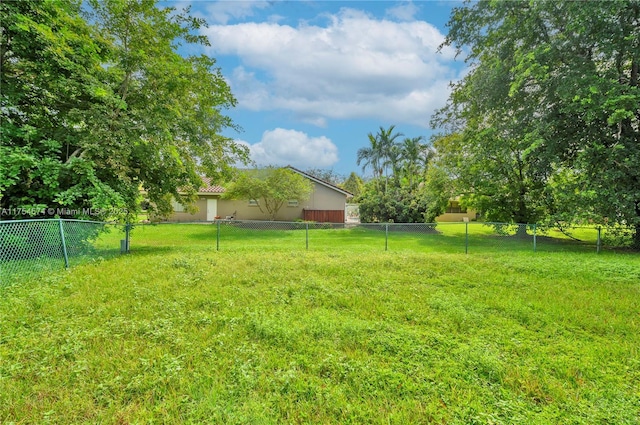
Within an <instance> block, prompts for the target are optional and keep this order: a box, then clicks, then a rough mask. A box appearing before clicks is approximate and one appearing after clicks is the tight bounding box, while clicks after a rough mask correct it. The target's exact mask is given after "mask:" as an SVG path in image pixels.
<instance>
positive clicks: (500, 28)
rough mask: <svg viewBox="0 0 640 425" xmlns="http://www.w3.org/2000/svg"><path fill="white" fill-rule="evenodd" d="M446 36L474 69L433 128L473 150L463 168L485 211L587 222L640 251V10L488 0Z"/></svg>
mask: <svg viewBox="0 0 640 425" xmlns="http://www.w3.org/2000/svg"><path fill="white" fill-rule="evenodd" d="M449 29H450V31H449V34H448V36H447V41H446V43H445V44H447V45H452V46H454V47H456V48H457V49H458V51H459V52H463V51H464V52H468V56H467V61H468V62H470V63H471V64H472V68H471V72H470V73H469V74H468V75H467V76H466V77H465V78H463V79H462V80H461V81H460V82H459V83H458V84H456V86H455V87H454V91H453V93H452V95H451V98H450V100H449V104H448V106H447V107H445V108H444V109H443V110H442V111H440V113H439V114H438V116H437V117H436V119H435V120H434V121H435V123H436V124H440V125H443V127H445V128H446V129H447V132H448V133H449V134H452V133H457V134H458V135H459V136H460V137H461V139H460V141H461V145H460V146H461V147H463V148H467V150H466V151H465V154H466V155H467V156H468V157H465V158H464V160H458V161H456V162H457V164H458V165H457V166H456V168H455V170H456V171H457V172H459V174H460V175H461V178H462V181H463V187H466V188H467V189H468V190H469V191H470V192H473V193H474V196H476V198H477V203H478V205H484V206H485V207H486V208H488V210H489V209H490V207H493V206H496V205H498V204H500V203H503V204H505V203H506V204H509V206H508V210H510V211H514V217H513V219H514V220H518V219H519V220H524V219H527V220H529V221H530V220H531V219H535V218H537V217H542V216H546V217H549V220H550V221H554V220H555V219H554V218H553V217H554V215H555V214H557V213H558V212H560V216H558V217H557V219H558V220H557V221H566V220H571V221H580V220H583V219H584V217H585V216H589V217H591V218H592V219H593V220H596V221H597V222H599V223H601V224H607V225H612V226H623V227H629V228H630V229H631V230H632V233H633V234H634V235H635V236H634V244H635V245H636V246H638V247H640V168H639V167H638V166H637V164H639V163H640V144H638V140H640V107H639V106H638V105H640V79H639V78H638V77H639V67H640V38H639V37H638V36H637V35H638V33H639V32H640V4H639V3H638V2H637V1H633V0H622V1H615V2H614V1H611V2H601V1H598V2H552V1H533V2H490V1H480V2H476V3H472V4H469V5H465V6H462V7H458V8H455V9H454V12H453V14H452V17H451V19H450V22H449ZM476 154H477V155H476ZM454 155H459V154H454ZM480 155H486V156H487V160H486V161H484V162H482V161H481V160H480V159H481V157H480V158H474V156H480ZM469 164H470V165H469ZM473 164H477V166H476V167H474V165H473ZM485 170H486V171H485ZM557 174H559V175H560V176H559V177H558V176H556V175H557ZM465 179H466V181H465ZM491 181H497V182H498V183H497V184H496V185H495V186H494V187H492V186H491V184H486V182H491ZM562 182H570V186H576V187H579V188H580V190H579V192H578V193H574V192H573V191H570V196H569V197H566V196H564V195H563V194H562V193H560V192H557V190H565V187H564V185H563V184H561V183H562ZM556 202H573V204H571V205H569V206H566V205H557V204H556ZM488 204H489V205H488ZM570 211H574V212H575V215H574V216H573V217H571V216H570V214H569V212H570ZM504 213H505V211H502V212H500V211H499V213H496V214H495V216H496V217H501V218H502V219H504V218H505V216H504Z"/></svg>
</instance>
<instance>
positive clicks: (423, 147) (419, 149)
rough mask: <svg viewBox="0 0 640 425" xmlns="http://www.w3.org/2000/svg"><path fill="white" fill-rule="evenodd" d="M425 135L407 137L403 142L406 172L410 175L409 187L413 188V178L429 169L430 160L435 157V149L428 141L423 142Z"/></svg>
mask: <svg viewBox="0 0 640 425" xmlns="http://www.w3.org/2000/svg"><path fill="white" fill-rule="evenodd" d="M423 141H424V137H423V136H419V137H413V138H408V137H407V138H405V139H404V140H403V142H402V148H401V149H402V159H403V162H404V166H403V169H404V173H405V175H407V176H409V187H410V188H411V189H413V183H414V180H413V178H414V177H415V176H416V175H417V174H419V173H421V172H422V174H424V173H425V172H426V170H427V167H428V164H429V161H431V159H432V158H433V155H434V151H433V149H432V148H431V146H430V145H429V144H427V143H423Z"/></svg>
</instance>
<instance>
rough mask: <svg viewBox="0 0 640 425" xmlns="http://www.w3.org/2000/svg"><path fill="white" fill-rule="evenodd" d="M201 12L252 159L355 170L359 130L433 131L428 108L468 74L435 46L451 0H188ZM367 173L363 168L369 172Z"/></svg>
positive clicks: (362, 135) (361, 142)
mask: <svg viewBox="0 0 640 425" xmlns="http://www.w3.org/2000/svg"><path fill="white" fill-rule="evenodd" d="M187 4H191V5H192V14H193V15H196V16H199V17H202V18H205V19H206V21H207V22H208V24H209V27H208V28H206V29H203V30H202V33H203V34H206V35H207V36H208V37H209V39H210V42H211V47H210V48H207V49H205V53H206V54H208V55H210V56H213V57H215V58H216V59H217V61H218V65H219V66H220V68H221V70H222V73H223V75H224V76H225V78H226V79H227V81H228V83H229V85H230V86H231V90H232V92H233V93H234V95H235V96H236V98H237V99H238V106H237V107H236V108H234V109H231V110H229V111H227V112H228V115H229V116H231V117H232V118H233V120H234V121H235V122H236V123H237V124H238V125H239V126H241V127H242V129H243V131H242V132H240V133H238V132H235V131H226V132H225V135H226V136H229V137H232V138H234V139H236V140H237V141H239V142H240V143H245V144H247V145H248V146H249V147H250V150H251V156H252V159H253V160H254V161H255V162H256V163H257V165H292V166H294V167H297V168H300V169H303V170H306V169H309V168H323V169H332V170H333V171H334V172H336V173H339V174H343V175H348V174H349V173H350V172H351V171H356V172H358V173H360V174H362V170H361V167H358V166H357V165H356V153H357V151H358V149H360V148H362V147H365V146H367V145H368V138H367V134H368V133H369V132H372V133H376V132H377V130H378V128H379V127H380V126H383V127H385V128H387V127H388V126H390V125H395V126H396V129H397V130H398V131H400V132H402V133H404V135H405V136H406V137H416V136H420V135H422V136H425V137H427V138H428V137H429V136H430V135H431V134H432V133H433V130H432V129H431V128H430V127H429V119H430V116H431V114H432V113H433V111H434V110H436V109H437V108H439V107H441V106H443V105H444V104H445V102H446V100H447V98H448V94H449V83H450V82H451V81H455V80H458V79H459V78H460V77H461V76H462V75H463V73H464V63H463V62H462V61H461V60H460V59H458V60H455V58H454V56H455V54H454V52H453V51H452V50H451V49H445V50H443V51H442V52H440V53H438V52H437V51H436V50H437V47H438V46H439V45H440V43H441V42H442V41H443V39H444V36H445V34H446V27H445V24H446V22H447V21H448V18H449V14H450V11H451V9H452V8H453V7H455V6H457V5H460V3H459V2H444V1H413V2H406V1H403V2H396V1H190V2H187V1H185V2H179V3H177V4H176V5H177V6H178V7H182V6H185V5H187ZM367 174H368V173H367Z"/></svg>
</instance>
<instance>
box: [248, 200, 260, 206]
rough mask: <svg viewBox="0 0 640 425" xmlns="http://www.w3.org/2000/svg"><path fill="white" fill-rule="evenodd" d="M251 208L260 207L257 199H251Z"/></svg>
mask: <svg viewBox="0 0 640 425" xmlns="http://www.w3.org/2000/svg"><path fill="white" fill-rule="evenodd" d="M249 206H250V207H257V206H258V201H256V200H255V199H249Z"/></svg>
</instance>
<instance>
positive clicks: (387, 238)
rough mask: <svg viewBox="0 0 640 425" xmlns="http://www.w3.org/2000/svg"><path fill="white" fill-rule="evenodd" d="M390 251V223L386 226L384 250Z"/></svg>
mask: <svg viewBox="0 0 640 425" xmlns="http://www.w3.org/2000/svg"><path fill="white" fill-rule="evenodd" d="M388 249H389V223H387V224H385V226H384V250H385V251H387V250H388Z"/></svg>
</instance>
